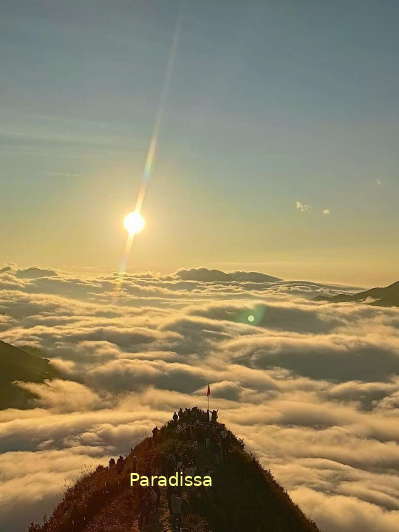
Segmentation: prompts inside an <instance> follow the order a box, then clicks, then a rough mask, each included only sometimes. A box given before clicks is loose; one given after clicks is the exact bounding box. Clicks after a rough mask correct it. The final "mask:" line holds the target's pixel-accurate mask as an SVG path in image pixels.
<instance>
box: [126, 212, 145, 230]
mask: <svg viewBox="0 0 399 532" xmlns="http://www.w3.org/2000/svg"><path fill="white" fill-rule="evenodd" d="M123 225H124V226H125V229H126V231H127V232H128V233H129V235H136V234H137V233H140V231H141V230H142V229H143V227H144V226H145V220H144V218H143V217H142V216H141V214H140V213H139V212H137V211H133V212H130V213H129V214H128V215H127V216H125V219H124V221H123Z"/></svg>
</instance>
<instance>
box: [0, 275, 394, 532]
mask: <svg viewBox="0 0 399 532" xmlns="http://www.w3.org/2000/svg"><path fill="white" fill-rule="evenodd" d="M345 289H346V290H348V291H353V288H345ZM342 290H343V287H337V286H332V285H331V286H323V285H320V284H318V283H310V282H303V281H302V282H284V281H280V280H277V279H273V278H268V277H267V276H263V275H262V274H257V273H256V272H250V273H245V272H235V273H234V274H229V275H226V274H223V272H218V271H217V270H205V269H200V270H180V271H179V272H177V273H176V274H175V275H168V276H160V275H155V274H151V273H147V274H143V275H128V276H126V279H125V281H124V283H123V285H122V288H121V290H119V291H118V284H117V278H116V276H112V275H110V276H103V277H97V278H91V279H84V278H76V277H73V278H72V277H68V276H66V275H65V274H62V273H61V272H55V271H53V270H43V269H39V268H28V269H25V270H17V269H16V268H14V267H10V268H5V269H2V270H0V339H2V340H3V341H6V342H9V343H12V344H15V345H18V346H30V347H35V348H38V349H40V350H41V351H42V352H43V353H44V354H45V355H46V356H47V357H48V358H49V359H50V360H51V361H52V363H53V364H54V366H55V367H57V369H58V370H59V371H60V372H61V375H62V377H63V378H61V379H57V380H54V381H51V382H45V383H42V384H37V383H36V384H33V383H22V384H19V385H20V386H22V387H24V388H25V389H27V390H29V391H30V392H32V393H34V394H35V396H36V398H37V399H36V404H35V408H32V409H30V410H11V409H9V410H2V411H0V452H1V453H2V454H1V455H0V479H1V483H0V500H1V503H0V529H1V530H13V531H14V530H15V531H16V532H18V531H20V530H21V531H22V530H24V529H25V528H26V523H27V521H29V520H30V519H40V518H41V516H42V514H43V513H44V512H49V511H50V510H51V508H52V507H53V505H54V503H55V501H56V500H57V497H59V495H60V494H61V492H62V491H63V489H64V485H65V482H67V483H68V482H72V481H73V480H74V479H75V478H76V477H77V476H78V475H79V474H80V473H81V472H82V471H83V470H84V468H87V467H93V466H95V465H97V464H98V463H105V462H106V461H107V460H108V459H109V457H110V456H115V455H119V454H123V453H127V452H128V451H129V449H130V447H132V446H133V445H134V444H135V443H136V442H137V441H139V440H140V439H141V438H142V437H143V436H144V435H145V434H147V433H148V432H149V431H150V430H151V428H152V427H153V426H154V425H155V424H161V423H163V422H165V421H166V420H167V419H168V418H169V417H170V414H171V412H173V411H174V410H175V409H177V408H179V407H184V406H189V405H194V404H196V405H199V406H203V407H205V406H206V398H205V397H204V392H205V389H206V385H207V383H208V382H209V383H211V389H212V402H213V406H214V407H216V408H219V409H220V413H221V418H222V420H223V421H224V422H225V423H226V424H228V425H229V426H230V427H231V429H232V430H234V431H235V432H236V433H237V435H239V436H240V437H242V438H244V439H245V441H246V443H247V445H248V447H249V448H250V449H251V450H253V451H254V452H255V454H257V456H258V457H259V459H260V460H261V461H262V463H263V464H264V466H265V467H266V468H268V469H271V470H272V471H273V473H274V474H275V476H276V477H277V479H278V480H279V481H280V482H281V483H282V484H283V486H284V487H286V488H287V489H288V490H289V492H290V493H291V495H292V496H293V498H294V499H295V501H296V502H298V504H300V506H301V507H302V508H303V509H304V511H305V512H306V513H307V514H308V515H309V516H310V517H311V518H313V519H315V521H316V522H317V523H318V524H319V525H320V527H321V529H322V530H323V531H324V532H342V531H343V532H352V531H355V530H362V532H372V531H373V532H374V531H376V530H378V531H379V532H380V531H381V532H393V531H394V530H395V531H396V530H399V481H398V480H397V474H396V473H397V470H398V467H399V445H398V444H397V442H398V439H399V424H398V422H397V420H398V414H399V377H398V373H399V310H398V309H386V308H380V307H370V306H367V305H364V304H354V303H339V304H338V303H336V304H333V303H323V302H321V301H318V300H316V299H315V297H316V296H318V295H320V294H322V293H324V292H327V293H329V294H334V293H337V292H340V291H342Z"/></svg>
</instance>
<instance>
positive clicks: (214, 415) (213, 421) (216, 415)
mask: <svg viewBox="0 0 399 532" xmlns="http://www.w3.org/2000/svg"><path fill="white" fill-rule="evenodd" d="M218 412H219V410H212V423H216V421H217V419H218Z"/></svg>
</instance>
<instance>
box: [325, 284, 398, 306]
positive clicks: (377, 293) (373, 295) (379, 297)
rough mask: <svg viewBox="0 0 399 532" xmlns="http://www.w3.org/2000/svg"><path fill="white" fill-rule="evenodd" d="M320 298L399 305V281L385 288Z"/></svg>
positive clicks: (334, 300)
mask: <svg viewBox="0 0 399 532" xmlns="http://www.w3.org/2000/svg"><path fill="white" fill-rule="evenodd" d="M318 299H327V300H328V301H333V302H337V303H339V302H348V301H356V302H359V303H362V302H364V303H368V304H369V305H378V306H380V307H399V281H398V282H396V283H393V284H391V285H389V286H386V287H384V288H371V289H370V290H365V291H363V292H358V293H357V294H338V295H336V296H330V297H325V298H321V297H320V298H318Z"/></svg>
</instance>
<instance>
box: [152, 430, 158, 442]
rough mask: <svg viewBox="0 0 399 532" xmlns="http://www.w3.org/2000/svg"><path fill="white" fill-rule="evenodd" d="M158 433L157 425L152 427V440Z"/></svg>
mask: <svg viewBox="0 0 399 532" xmlns="http://www.w3.org/2000/svg"><path fill="white" fill-rule="evenodd" d="M158 434H159V429H158V427H154V428H153V429H152V437H153V438H154V440H156V439H157V436H158Z"/></svg>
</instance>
